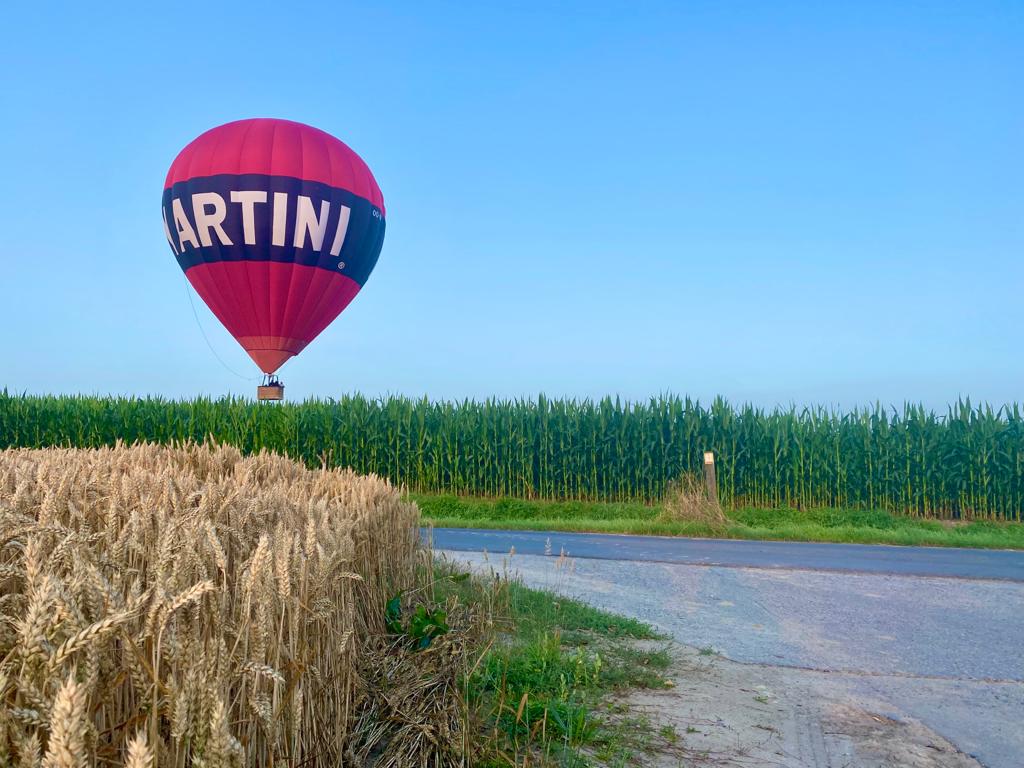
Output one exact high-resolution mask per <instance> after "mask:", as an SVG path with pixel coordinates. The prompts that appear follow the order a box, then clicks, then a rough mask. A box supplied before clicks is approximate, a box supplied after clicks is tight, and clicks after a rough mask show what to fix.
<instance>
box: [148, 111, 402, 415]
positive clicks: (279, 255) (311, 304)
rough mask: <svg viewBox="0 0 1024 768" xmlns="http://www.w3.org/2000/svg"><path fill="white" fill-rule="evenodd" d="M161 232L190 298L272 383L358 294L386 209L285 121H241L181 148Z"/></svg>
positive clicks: (338, 160)
mask: <svg viewBox="0 0 1024 768" xmlns="http://www.w3.org/2000/svg"><path fill="white" fill-rule="evenodd" d="M163 219H164V232H165V234H166V236H167V241H168V243H170V246H171V250H172V251H173V252H174V255H175V257H176V258H177V260H178V264H179V265H180V266H181V268H182V270H183V271H184V272H185V276H186V277H187V278H188V281H189V282H190V283H191V284H192V287H193V288H194V289H195V291H196V293H198V294H199V296H200V297H201V298H202V299H203V301H205V302H206V304H207V306H208V307H209V308H210V310H211V311H212V312H213V314H214V315H216V316H217V319H219V320H220V321H221V323H223V324H224V327H225V328H227V330H228V332H229V333H230V334H231V335H232V336H234V337H235V339H236V340H237V341H238V343H239V344H241V345H242V348H243V349H245V351H246V352H248V353H249V356H250V357H251V358H252V359H253V361H254V362H255V363H256V365H257V366H259V368H260V370H261V371H263V373H264V381H263V386H261V387H260V388H259V390H258V396H259V397H260V399H281V397H282V396H283V393H284V387H283V385H281V384H280V382H279V381H278V379H277V376H276V371H277V370H278V369H279V368H280V367H281V366H282V365H283V364H284V362H285V361H286V360H288V359H289V358H291V357H293V356H294V355H297V354H299V352H301V351H302V350H303V349H304V348H305V347H306V345H307V344H309V343H310V342H311V341H312V340H313V339H315V338H316V337H317V335H318V334H319V333H320V332H321V331H323V329H324V328H326V327H327V326H328V325H329V324H330V323H331V321H332V320H334V318H336V317H337V316H338V315H339V314H340V313H341V312H342V310H344V309H345V307H347V306H348V304H349V302H351V301H352V299H353V298H354V297H355V295H356V294H357V293H358V292H359V289H360V288H362V287H363V285H364V284H365V283H366V279H367V278H368V277H369V276H370V272H372V271H373V267H374V265H375V264H376V263H377V257H378V256H379V255H380V249H381V245H382V244H383V242H384V198H383V197H382V195H381V192H380V188H379V187H378V186H377V182H376V180H375V179H374V178H373V174H372V173H370V169H369V168H368V167H367V165H366V163H364V162H363V160H362V158H360V157H359V155H357V154H356V153H355V152H353V151H352V150H351V149H349V147H348V146H346V145H345V144H343V143H342V142H341V141H339V140H338V139H336V138H334V137H333V136H331V135H330V134H327V133H324V132H323V131H321V130H318V129H316V128H313V127H311V126H308V125H303V124H302V123H295V122H292V121H290V120H274V119H263V118H261V119H252V120H239V121H237V122H233V123H227V124H226V125H221V126H219V127H217V128H213V129H211V130H209V131H207V132H206V133H204V134H202V135H201V136H199V137H198V138H197V139H195V140H194V141H193V142H192V143H191V144H189V145H188V146H187V147H185V148H184V149H183V150H182V151H181V153H180V154H179V155H178V156H177V157H176V158H175V160H174V162H173V163H172V164H171V168H170V170H169V171H168V172H167V180H166V182H165V183H164V194H163Z"/></svg>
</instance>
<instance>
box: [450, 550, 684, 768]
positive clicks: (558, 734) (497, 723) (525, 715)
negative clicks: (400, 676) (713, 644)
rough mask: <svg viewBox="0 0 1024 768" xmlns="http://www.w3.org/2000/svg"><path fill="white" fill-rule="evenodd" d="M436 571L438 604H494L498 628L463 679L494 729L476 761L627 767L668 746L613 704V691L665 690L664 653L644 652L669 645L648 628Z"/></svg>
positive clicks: (507, 585)
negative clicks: (452, 598) (643, 755)
mask: <svg viewBox="0 0 1024 768" xmlns="http://www.w3.org/2000/svg"><path fill="white" fill-rule="evenodd" d="M437 574H438V579H437V582H436V591H437V594H436V599H439V600H445V599H447V598H449V597H450V596H451V595H452V594H456V595H458V597H459V599H460V600H462V601H463V602H465V603H467V604H471V605H472V604H475V605H484V604H487V605H488V606H489V607H488V611H489V612H490V613H491V614H492V615H493V616H494V618H495V620H496V622H497V625H498V632H497V634H496V635H495V637H494V638H493V641H492V642H491V644H490V645H489V646H488V648H487V650H486V651H485V652H484V653H483V655H482V656H481V657H480V659H479V662H478V663H477V664H476V666H475V669H474V671H473V672H472V674H471V675H470V676H469V678H468V680H467V681H466V688H467V690H466V698H467V704H468V706H469V707H470V708H471V709H472V710H473V711H474V712H476V713H477V717H478V718H479V719H480V720H481V721H482V725H483V729H484V730H485V731H487V732H488V733H489V738H488V739H487V740H486V741H485V744H486V746H485V748H484V749H482V750H481V751H482V752H483V754H480V755H478V756H477V758H478V760H477V762H478V764H482V765H494V766H498V765H504V766H509V765H516V766H518V765H538V766H573V767H574V768H582V767H583V766H591V765H629V764H631V763H632V762H633V757H634V756H635V755H636V754H637V753H638V752H642V751H645V750H648V749H650V748H651V747H652V745H654V744H655V743H657V742H659V741H664V738H663V737H660V736H659V734H658V732H657V731H656V730H655V729H654V727H653V726H652V725H650V724H649V723H644V722H642V719H638V718H635V717H631V714H632V713H630V712H629V710H628V707H623V705H621V704H615V703H611V702H608V701H607V694H609V693H612V692H615V691H622V690H626V689H631V688H663V687H666V685H667V684H666V679H665V671H666V670H667V669H668V667H669V665H670V663H671V659H670V657H669V655H668V652H667V649H666V647H665V646H661V645H660V644H656V645H657V646H658V647H653V648H651V647H649V646H650V643H647V644H646V646H645V647H638V646H637V643H638V641H652V640H654V641H658V640H664V639H665V638H663V637H662V636H661V635H659V634H658V633H656V632H655V631H654V630H653V629H652V628H651V627H650V626H649V625H647V624H644V623H643V622H640V621H636V620H635V619H630V618H626V617H623V616H617V615H615V614H611V613H608V612H606V611H601V610H598V609H596V608H593V607H591V606H589V605H586V604H585V603H581V602H578V601H576V600H572V599H569V598H565V597H562V596H560V595H557V594H555V593H552V592H547V591H543V590H536V589H530V588H528V587H525V586H523V585H522V584H521V583H519V582H516V581H508V580H505V579H503V578H499V579H498V580H497V582H490V583H488V582H487V581H485V580H480V579H477V578H472V579H464V578H462V577H461V576H460V575H458V574H457V573H456V569H455V568H454V567H453V566H451V565H441V566H439V567H438V569H437ZM446 574H449V577H447V578H446ZM451 575H454V578H451ZM495 585H497V586H495Z"/></svg>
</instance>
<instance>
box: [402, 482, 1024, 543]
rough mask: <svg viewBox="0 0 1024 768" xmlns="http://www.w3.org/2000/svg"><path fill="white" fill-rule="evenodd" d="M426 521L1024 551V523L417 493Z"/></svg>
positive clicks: (445, 524) (461, 525) (876, 513)
mask: <svg viewBox="0 0 1024 768" xmlns="http://www.w3.org/2000/svg"><path fill="white" fill-rule="evenodd" d="M412 498H413V500H414V501H416V503H417V504H418V505H419V507H420V509H421V510H422V513H423V518H424V521H425V522H428V523H430V524H432V525H434V526H436V527H447V528H506V529H517V530H548V531H593V532H598V533H637V534H648V535H656V536H695V537H705V538H723V539H758V540H778V541H823V542H828V541H832V542H849V543H859V544H899V545H908V546H935V547H976V548H983V549H1024V525H1021V524H1019V523H1003V522H994V521H975V522H969V523H958V524H955V525H953V524H950V523H948V522H942V521H938V520H926V519H921V518H915V517H909V516H904V515H896V514H893V513H891V512H885V511H882V510H868V511H864V510H843V509H809V510H795V509H753V508H742V509H737V510H730V511H727V512H726V515H727V517H728V522H727V524H726V525H724V526H712V525H709V524H706V523H697V522H680V521H672V520H664V519H662V518H661V508H660V507H658V506H656V505H645V504H630V503H602V502H578V501H573V502H552V501H524V500H521V499H481V498H473V497H461V496H450V495H446V496H433V495H426V494H412Z"/></svg>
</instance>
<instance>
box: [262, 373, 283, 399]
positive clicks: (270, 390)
mask: <svg viewBox="0 0 1024 768" xmlns="http://www.w3.org/2000/svg"><path fill="white" fill-rule="evenodd" d="M256 399H257V400H261V401H262V400H284V384H282V383H281V382H280V381H278V380H277V376H265V377H264V378H263V383H262V384H260V385H259V386H258V387H256Z"/></svg>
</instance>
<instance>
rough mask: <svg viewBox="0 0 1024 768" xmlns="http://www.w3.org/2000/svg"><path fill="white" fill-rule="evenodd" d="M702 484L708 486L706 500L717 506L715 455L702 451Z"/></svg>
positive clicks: (712, 452)
mask: <svg viewBox="0 0 1024 768" xmlns="http://www.w3.org/2000/svg"><path fill="white" fill-rule="evenodd" d="M704 482H705V483H707V486H708V500H709V501H710V502H711V503H712V504H716V505H717V504H718V480H717V479H716V478H715V453H714V451H704Z"/></svg>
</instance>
